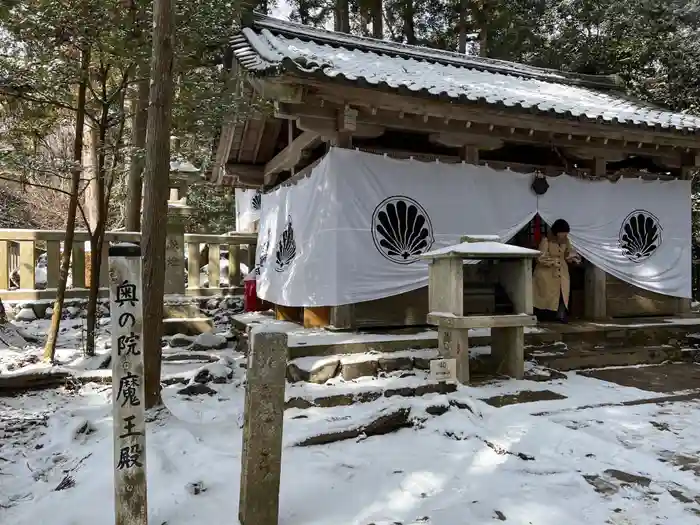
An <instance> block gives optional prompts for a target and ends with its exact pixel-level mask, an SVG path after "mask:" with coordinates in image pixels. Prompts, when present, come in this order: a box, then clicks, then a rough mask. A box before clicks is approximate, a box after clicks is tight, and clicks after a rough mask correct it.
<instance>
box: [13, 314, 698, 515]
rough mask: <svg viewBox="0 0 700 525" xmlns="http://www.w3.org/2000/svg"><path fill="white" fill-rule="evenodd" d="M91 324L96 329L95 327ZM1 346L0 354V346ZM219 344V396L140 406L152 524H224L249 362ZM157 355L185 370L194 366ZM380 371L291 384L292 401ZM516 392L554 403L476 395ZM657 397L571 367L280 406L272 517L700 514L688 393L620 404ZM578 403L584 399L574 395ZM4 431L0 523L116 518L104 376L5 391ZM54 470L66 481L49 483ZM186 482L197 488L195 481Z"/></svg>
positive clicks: (171, 389)
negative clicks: (379, 424) (321, 438)
mask: <svg viewBox="0 0 700 525" xmlns="http://www.w3.org/2000/svg"><path fill="white" fill-rule="evenodd" d="M74 321H75V322H74V323H73V325H72V327H71V329H70V331H69V332H70V333H69V335H70V337H67V338H65V339H64V342H62V343H61V347H62V349H61V350H60V351H59V359H62V360H65V361H66V362H68V363H73V364H75V363H76V360H77V359H79V357H76V354H75V352H76V351H75V350H74V351H73V352H74V353H72V354H71V350H70V346H71V345H73V347H74V348H75V346H76V343H75V341H78V339H79V336H78V335H77V333H76V332H75V330H76V329H77V328H78V326H79V325H80V324H81V321H80V320H79V319H76V320H74ZM68 322H71V321H68ZM24 326H25V328H26V329H28V330H29V331H35V332H36V333H37V335H39V333H40V332H41V330H44V329H45V327H44V325H43V324H42V322H41V321H37V322H35V323H31V324H28V325H27V324H25V325H24ZM103 329H104V327H103ZM224 330H225V327H224V326H222V325H219V326H218V327H217V331H219V332H223V331H224ZM71 337H72V341H74V342H73V343H71ZM100 337H102V338H105V340H106V336H105V332H101V336H100ZM101 341H102V339H101ZM106 346H107V344H106V342H104V341H103V342H102V343H100V350H99V351H100V352H101V353H104V352H106V351H107V348H106ZM182 351H183V350H181V349H178V348H170V347H166V349H165V353H166V354H168V353H175V352H182ZM190 351H191V350H190ZM7 352H9V350H4V349H0V356H3V355H5V356H6V354H7ZM216 352H217V353H216V355H219V356H221V358H222V360H223V361H224V362H225V363H226V364H227V366H228V367H229V369H230V371H231V372H232V377H229V378H227V379H226V382H225V383H222V384H218V383H210V384H209V385H208V386H209V387H210V388H212V389H213V390H214V391H215V394H214V395H211V396H209V395H201V396H185V395H182V394H179V393H178V391H179V390H180V389H182V387H183V385H172V386H168V387H166V388H165V389H164V392H163V396H164V400H165V403H166V408H164V409H162V410H159V411H156V412H154V413H152V414H151V419H152V421H151V422H149V426H148V455H147V458H148V459H147V467H148V481H149V487H148V502H149V513H150V523H153V524H156V525H163V524H167V525H185V524H187V525H190V524H200V523H201V524H205V523H206V524H210V525H218V524H222V525H223V524H227V525H228V524H231V523H236V522H237V515H238V508H237V507H238V492H239V476H240V459H241V439H242V436H241V426H242V421H243V397H244V384H245V369H244V368H243V367H242V363H243V361H244V358H243V356H242V355H240V354H239V353H237V352H236V351H235V349H234V348H232V347H231V345H230V344H229V346H228V348H225V349H221V350H217V351H216ZM211 353H215V352H214V351H211ZM15 357H16V356H15ZM2 362H5V363H8V362H14V361H11V360H8V359H5V361H2ZM36 366H40V365H36ZM75 366H79V365H78V364H75ZM167 366H169V367H172V368H170V371H171V372H172V371H173V370H176V369H178V367H180V368H182V369H183V370H185V369H186V370H189V371H190V373H191V374H194V373H195V372H196V369H197V368H198V367H200V366H201V364H198V365H192V364H191V363H189V364H182V365H178V364H176V363H168V365H167ZM688 366H697V365H690V364H689V365H688ZM423 377H424V376H422V375H421V373H418V372H417V374H416V376H415V377H412V378H409V379H411V380H415V381H420V380H421V378H423ZM333 381H335V382H338V381H339V380H338V379H337V378H336V379H334V380H333ZM391 381H392V378H384V379H374V380H372V379H360V380H357V381H352V382H347V383H346V384H345V385H344V386H343V385H336V386H324V385H311V384H295V385H293V386H290V387H289V388H288V392H287V397H290V396H291V395H295V396H297V395H298V396H302V397H304V396H305V397H313V396H314V395H317V394H319V393H320V392H321V391H322V389H324V388H337V387H340V386H343V388H345V389H347V390H348V391H353V390H354V391H358V390H362V389H363V388H364V387H365V386H367V385H369V384H371V385H373V386H382V385H385V386H386V385H388V384H389V383H390V382H391ZM523 390H549V391H551V392H554V393H556V394H560V396H565V398H563V399H557V400H552V401H539V402H532V403H524V404H514V405H510V406H506V407H504V408H494V407H492V406H490V405H488V404H486V403H485V402H483V401H482V400H484V399H487V398H491V397H493V396H497V395H503V394H512V393H517V392H521V391H523ZM336 391H337V390H336ZM660 396H662V395H661V394H658V393H652V392H645V391H642V390H638V389H635V388H628V387H621V386H618V385H615V384H612V383H606V382H604V381H599V380H596V379H592V378H589V377H583V376H581V375H577V374H575V373H569V374H567V378H566V379H559V380H556V381H550V382H532V381H499V382H495V383H490V384H486V385H482V386H472V387H464V388H460V389H458V391H457V392H455V393H453V394H448V395H440V394H431V395H426V396H424V397H418V398H405V397H398V396H395V397H391V398H379V399H378V400H376V401H373V402H369V403H362V404H357V405H352V406H343V407H336V408H325V409H324V408H309V409H304V410H302V409H296V408H294V409H288V410H287V411H286V412H285V420H284V425H285V427H284V451H283V465H282V485H281V502H280V525H297V524H298V525H345V524H347V525H370V524H375V525H394V524H402V525H408V524H428V525H429V524H433V525H460V524H469V525H479V524H489V523H500V522H505V523H507V524H513V525H516V524H517V525H562V524H565V525H575V524H587V525H588V524H594V525H595V524H600V525H603V524H612V525H646V524H648V525H658V524H664V525H665V524H668V525H684V524H692V523H700V477H698V475H700V457H699V456H698V450H699V449H700V445H698V443H700V402H698V401H693V400H688V401H684V402H680V401H677V402H675V403H668V404H661V405H660V404H640V405H634V406H621V405H620V403H621V402H623V401H633V400H642V399H647V398H658V397H660ZM590 405H597V408H596V407H594V408H577V407H585V406H590ZM600 405H604V406H600ZM439 407H442V408H439ZM401 408H405V409H408V410H410V414H411V416H410V417H411V420H412V422H413V425H412V427H410V428H404V429H401V430H399V431H397V432H393V433H390V434H386V435H382V436H374V437H366V436H360V437H359V438H356V439H352V440H346V441H340V442H337V443H332V444H326V445H315V446H306V447H300V446H297V444H299V443H300V442H302V441H303V440H305V439H307V438H310V437H313V436H316V435H318V434H321V433H325V432H328V431H330V430H344V429H349V428H355V427H357V426H358V425H361V424H364V423H367V422H368V421H370V420H372V419H374V418H376V417H377V416H378V415H381V414H386V413H389V412H393V411H396V410H399V409H401ZM441 412H444V413H441ZM543 412H546V414H547V415H537V414H541V413H543ZM440 413H441V414H440ZM431 414H432V415H431ZM436 414H440V415H436ZM0 438H1V439H0V523H3V524H5V523H7V524H12V525H25V524H26V525H30V524H31V525H36V524H37V523H53V524H56V525H93V524H95V523H99V524H109V523H112V522H113V499H112V498H113V493H112V490H113V488H112V468H113V451H112V450H113V449H112V418H111V386H109V385H98V384H95V383H90V384H87V385H84V386H82V387H80V388H78V389H77V390H75V389H74V390H66V389H57V390H46V391H40V392H36V393H31V394H25V395H22V396H20V397H14V398H0ZM696 472H697V474H696ZM66 477H69V478H70V479H71V480H72V482H74V485H73V483H67V485H69V486H68V487H67V488H64V489H62V490H56V488H57V487H58V486H59V484H61V482H62V481H63V480H64V479H65V478H66ZM193 483H201V486H202V488H203V491H202V492H199V493H198V494H194V492H193V491H192V490H190V488H189V487H191V484H193ZM63 485H66V483H65V482H64V483H63ZM70 485H73V486H70Z"/></svg>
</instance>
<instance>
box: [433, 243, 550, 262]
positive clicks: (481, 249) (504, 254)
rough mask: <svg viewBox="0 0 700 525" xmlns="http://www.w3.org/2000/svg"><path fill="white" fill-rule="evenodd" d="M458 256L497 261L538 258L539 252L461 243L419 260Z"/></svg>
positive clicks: (514, 247) (494, 244)
mask: <svg viewBox="0 0 700 525" xmlns="http://www.w3.org/2000/svg"><path fill="white" fill-rule="evenodd" d="M452 255H459V256H461V257H463V258H474V259H499V258H513V257H538V256H539V255H540V252H539V251H537V250H531V249H530V248H521V247H520V246H513V245H512V244H505V243H502V242H494V241H485V242H462V243H460V244H455V245H453V246H447V247H446V248H439V249H437V250H433V251H431V252H427V253H425V254H423V255H422V256H421V259H439V258H443V257H450V256H452Z"/></svg>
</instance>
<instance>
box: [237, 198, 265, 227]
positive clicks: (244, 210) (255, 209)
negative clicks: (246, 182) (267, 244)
mask: <svg viewBox="0 0 700 525" xmlns="http://www.w3.org/2000/svg"><path fill="white" fill-rule="evenodd" d="M235 197H236V231H239V232H253V231H255V226H254V224H255V221H257V220H259V219H260V210H261V206H262V198H261V197H262V195H261V193H260V191H259V190H244V189H241V188H236V190H235Z"/></svg>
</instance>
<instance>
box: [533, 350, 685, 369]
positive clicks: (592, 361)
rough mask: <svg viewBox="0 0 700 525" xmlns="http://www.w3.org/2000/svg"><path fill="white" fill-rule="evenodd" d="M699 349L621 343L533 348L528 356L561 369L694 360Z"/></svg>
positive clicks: (543, 364)
mask: <svg viewBox="0 0 700 525" xmlns="http://www.w3.org/2000/svg"><path fill="white" fill-rule="evenodd" d="M695 352H696V351H695V350H691V349H687V348H680V347H678V346H674V345H650V346H621V347H607V346H606V347H605V348H592V349H588V350H570V349H568V350H567V349H565V350H563V351H551V349H550V350H548V351H547V350H545V351H542V350H541V349H540V348H537V349H531V350H530V352H529V353H528V358H529V359H530V360H533V361H535V362H536V363H537V364H539V365H542V366H545V367H548V368H552V369H554V370H559V371H567V370H583V369H588V368H603V367H608V366H634V365H647V364H660V363H664V362H666V361H672V362H676V361H685V362H692V361H693V357H694V354H695Z"/></svg>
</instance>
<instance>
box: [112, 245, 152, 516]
mask: <svg viewBox="0 0 700 525" xmlns="http://www.w3.org/2000/svg"><path fill="white" fill-rule="evenodd" d="M141 281H142V277H141V248H140V247H139V246H138V245H135V244H128V243H122V244H118V245H116V246H112V247H110V249H109V302H110V315H111V320H112V323H111V329H112V407H113V418H114V508H115V524H116V525H147V523H148V504H147V498H146V421H145V397H144V374H143V342H142V340H141V334H142V328H143V306H142V302H141V301H142V297H141V292H142V286H141Z"/></svg>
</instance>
